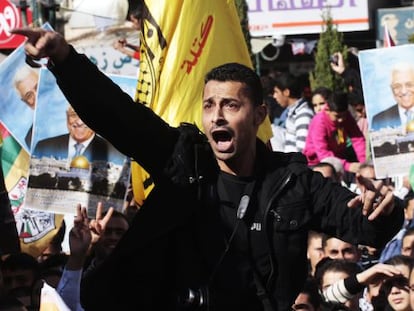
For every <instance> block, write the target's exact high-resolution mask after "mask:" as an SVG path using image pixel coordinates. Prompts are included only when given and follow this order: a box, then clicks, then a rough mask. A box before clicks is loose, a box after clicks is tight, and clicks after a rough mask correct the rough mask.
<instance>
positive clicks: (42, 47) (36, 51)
mask: <svg viewBox="0 0 414 311" xmlns="http://www.w3.org/2000/svg"><path fill="white" fill-rule="evenodd" d="M11 33H13V34H16V35H22V36H25V37H27V41H26V43H25V46H24V49H25V52H26V55H27V56H28V57H30V58H32V59H36V60H39V59H41V58H44V57H49V58H50V59H51V60H52V61H53V62H55V63H60V62H63V61H64V60H65V59H66V57H67V56H68V55H69V51H70V47H69V44H68V43H67V42H66V40H65V38H63V36H62V35H60V34H59V33H57V32H54V31H48V30H45V29H41V28H15V29H12V30H11Z"/></svg>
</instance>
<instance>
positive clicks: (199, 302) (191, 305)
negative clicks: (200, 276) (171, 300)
mask: <svg viewBox="0 0 414 311" xmlns="http://www.w3.org/2000/svg"><path fill="white" fill-rule="evenodd" d="M207 306H208V289H207V287H201V288H197V289H192V288H188V289H186V290H184V291H183V292H182V293H181V294H180V295H178V297H177V310H179V311H193V310H197V311H203V310H207Z"/></svg>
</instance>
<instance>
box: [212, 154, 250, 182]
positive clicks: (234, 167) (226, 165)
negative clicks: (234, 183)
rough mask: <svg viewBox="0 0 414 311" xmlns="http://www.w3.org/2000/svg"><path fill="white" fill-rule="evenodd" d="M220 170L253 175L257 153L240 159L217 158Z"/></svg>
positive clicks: (232, 173)
mask: <svg viewBox="0 0 414 311" xmlns="http://www.w3.org/2000/svg"><path fill="white" fill-rule="evenodd" d="M217 162H218V165H219V167H220V170H221V171H223V172H225V173H227V174H231V175H235V176H243V177H248V176H252V175H253V172H254V167H255V155H254V156H253V155H252V156H250V157H246V156H244V157H243V159H238V161H237V160H236V161H221V160H217Z"/></svg>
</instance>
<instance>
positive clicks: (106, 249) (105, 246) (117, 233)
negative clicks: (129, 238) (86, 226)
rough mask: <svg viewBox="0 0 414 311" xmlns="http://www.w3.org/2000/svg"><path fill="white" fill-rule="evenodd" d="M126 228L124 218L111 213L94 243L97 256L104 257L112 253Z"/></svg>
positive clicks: (126, 223) (127, 225)
mask: <svg viewBox="0 0 414 311" xmlns="http://www.w3.org/2000/svg"><path fill="white" fill-rule="evenodd" d="M128 228H129V224H128V222H127V220H126V219H125V218H123V217H120V216H114V215H112V217H111V218H110V219H109V221H108V223H107V225H106V227H105V230H104V232H103V233H102V235H101V237H100V238H99V240H98V242H97V245H96V247H97V252H98V253H99V256H101V257H106V256H108V255H109V254H110V253H112V251H113V250H114V248H115V247H116V245H117V244H118V242H119V240H121V238H122V236H123V235H124V234H125V232H126V231H127V230H128Z"/></svg>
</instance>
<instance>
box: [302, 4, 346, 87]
mask: <svg viewBox="0 0 414 311" xmlns="http://www.w3.org/2000/svg"><path fill="white" fill-rule="evenodd" d="M322 19H323V22H324V23H323V24H324V25H323V26H322V32H321V33H320V35H319V41H318V44H317V48H316V54H315V68H314V70H313V72H310V74H309V82H310V86H311V89H312V90H314V89H315V88H317V87H319V86H325V87H328V88H330V89H332V90H344V87H345V86H344V83H343V79H342V78H341V77H339V76H338V75H337V74H336V73H335V72H334V71H333V70H332V69H331V66H330V60H329V58H330V56H331V55H332V54H334V53H335V52H341V53H342V55H343V56H344V62H345V65H346V64H347V49H348V48H347V46H346V45H345V44H343V34H342V33H340V32H338V30H337V26H336V25H334V24H333V20H332V16H331V11H330V9H329V8H328V9H326V10H325V11H324V12H323V13H322Z"/></svg>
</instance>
